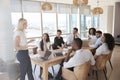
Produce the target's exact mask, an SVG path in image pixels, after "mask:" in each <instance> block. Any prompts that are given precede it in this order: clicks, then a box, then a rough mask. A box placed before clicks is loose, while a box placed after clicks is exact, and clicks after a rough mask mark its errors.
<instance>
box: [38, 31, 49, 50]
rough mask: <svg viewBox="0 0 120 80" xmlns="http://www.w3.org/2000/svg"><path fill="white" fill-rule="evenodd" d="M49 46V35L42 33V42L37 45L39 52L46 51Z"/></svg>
mask: <svg viewBox="0 0 120 80" xmlns="http://www.w3.org/2000/svg"><path fill="white" fill-rule="evenodd" d="M49 46H50V38H49V35H48V34H47V33H44V34H43V36H42V40H41V41H40V44H39V47H38V48H39V50H41V51H44V52H45V51H47V50H48V49H49Z"/></svg>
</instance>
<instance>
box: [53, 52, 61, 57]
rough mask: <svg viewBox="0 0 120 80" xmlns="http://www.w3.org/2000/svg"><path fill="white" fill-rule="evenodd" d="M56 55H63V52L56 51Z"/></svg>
mask: <svg viewBox="0 0 120 80" xmlns="http://www.w3.org/2000/svg"><path fill="white" fill-rule="evenodd" d="M54 56H56V57H59V56H63V53H62V52H56V53H54Z"/></svg>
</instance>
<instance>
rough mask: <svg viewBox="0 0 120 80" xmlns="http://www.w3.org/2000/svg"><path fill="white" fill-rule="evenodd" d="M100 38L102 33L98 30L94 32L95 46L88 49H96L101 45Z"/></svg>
mask: <svg viewBox="0 0 120 80" xmlns="http://www.w3.org/2000/svg"><path fill="white" fill-rule="evenodd" d="M101 36H102V31H100V30H98V31H96V37H97V40H96V42H95V44H94V45H92V46H90V47H93V48H94V49H97V48H98V47H99V46H100V45H101V44H102V41H101Z"/></svg>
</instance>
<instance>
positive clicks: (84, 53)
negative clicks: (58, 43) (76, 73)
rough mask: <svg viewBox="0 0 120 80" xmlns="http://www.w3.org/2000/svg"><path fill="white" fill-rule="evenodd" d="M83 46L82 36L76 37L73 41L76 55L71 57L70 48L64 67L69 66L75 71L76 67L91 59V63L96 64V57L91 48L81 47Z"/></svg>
mask: <svg viewBox="0 0 120 80" xmlns="http://www.w3.org/2000/svg"><path fill="white" fill-rule="evenodd" d="M81 47H82V40H81V39H80V38H76V39H74V41H73V43H72V50H74V51H75V53H74V56H73V57H71V58H70V59H69V57H70V53H71V51H72V50H70V51H69V52H68V54H67V57H66V59H65V62H64V68H68V69H70V70H72V71H73V69H74V67H76V66H79V65H82V64H84V63H86V62H88V61H90V63H91V65H94V64H95V60H94V57H93V55H92V53H91V52H90V51H89V50H84V49H81Z"/></svg>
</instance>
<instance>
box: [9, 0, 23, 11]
mask: <svg viewBox="0 0 120 80" xmlns="http://www.w3.org/2000/svg"><path fill="white" fill-rule="evenodd" d="M11 12H21V0H11Z"/></svg>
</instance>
